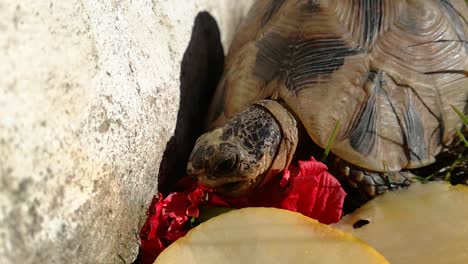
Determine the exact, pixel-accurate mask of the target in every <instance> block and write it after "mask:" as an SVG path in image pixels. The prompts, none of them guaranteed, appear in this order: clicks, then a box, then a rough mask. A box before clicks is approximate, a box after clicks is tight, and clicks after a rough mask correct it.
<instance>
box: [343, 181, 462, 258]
mask: <svg viewBox="0 0 468 264" xmlns="http://www.w3.org/2000/svg"><path fill="white" fill-rule="evenodd" d="M367 221H369V223H367V224H366V225H364V226H361V227H360V228H353V225H362V224H364V223H366V222H367ZM335 226H336V227H338V228H340V229H342V230H344V231H348V232H350V233H352V234H354V235H355V236H357V237H359V238H361V239H362V240H364V241H366V242H367V243H369V244H370V245H372V246H373V247H375V248H376V249H377V250H378V251H379V252H380V253H382V254H383V255H384V256H385V257H386V258H387V259H388V260H389V261H390V262H391V263H394V264H404V263H411V264H414V263H424V264H429V263H444V264H449V263H453V264H460V263H468V187H467V186H462V185H457V186H451V185H449V184H445V183H435V182H434V183H428V184H414V185H413V186H411V187H410V188H409V189H406V190H397V191H393V192H389V193H386V194H384V195H382V196H380V197H377V198H375V199H374V200H372V201H370V202H369V203H367V204H365V205H364V206H363V207H361V208H359V209H358V210H356V211H355V212H354V213H352V214H350V215H347V216H345V217H344V218H343V219H342V220H341V221H340V222H339V223H338V224H335Z"/></svg>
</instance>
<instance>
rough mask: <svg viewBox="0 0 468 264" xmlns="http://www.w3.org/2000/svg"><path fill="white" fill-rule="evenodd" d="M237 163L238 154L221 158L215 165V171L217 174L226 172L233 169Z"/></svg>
mask: <svg viewBox="0 0 468 264" xmlns="http://www.w3.org/2000/svg"><path fill="white" fill-rule="evenodd" d="M236 164H237V155H235V154H234V155H230V156H229V157H227V158H226V159H224V160H221V161H220V162H219V163H218V164H216V165H215V167H214V170H213V172H214V173H215V174H226V173H228V172H230V171H232V170H233V169H234V168H235V167H236Z"/></svg>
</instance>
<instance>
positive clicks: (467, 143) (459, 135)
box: [455, 128, 468, 148]
mask: <svg viewBox="0 0 468 264" xmlns="http://www.w3.org/2000/svg"><path fill="white" fill-rule="evenodd" d="M455 131H457V135H458V137H459V138H460V139H461V141H462V142H463V143H465V147H467V148H468V141H467V140H466V138H465V136H463V134H462V132H461V131H460V130H459V129H458V128H455Z"/></svg>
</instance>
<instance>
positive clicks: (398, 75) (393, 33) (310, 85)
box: [209, 0, 468, 171]
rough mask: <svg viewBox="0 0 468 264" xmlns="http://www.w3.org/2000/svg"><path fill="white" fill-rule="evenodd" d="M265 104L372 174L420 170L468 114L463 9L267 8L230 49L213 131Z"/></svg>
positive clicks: (257, 7)
mask: <svg viewBox="0 0 468 264" xmlns="http://www.w3.org/2000/svg"><path fill="white" fill-rule="evenodd" d="M265 98H275V99H278V100H281V101H283V102H284V103H285V104H286V105H287V107H288V108H289V109H290V110H291V111H292V112H293V113H294V115H295V116H297V117H298V119H299V121H300V122H302V123H303V125H304V127H305V128H306V129H307V131H308V134H309V135H310V137H311V138H312V139H313V140H314V142H315V143H316V144H318V145H319V146H321V147H325V145H326V143H327V140H328V138H329V136H330V135H331V134H332V130H333V128H334V127H335V124H336V123H337V122H340V123H339V124H340V125H339V131H338V136H337V138H336V140H335V141H334V143H333V147H332V149H331V150H332V152H333V153H334V154H336V155H337V156H338V157H340V158H341V159H344V160H346V161H347V162H349V163H351V164H354V165H356V166H359V167H362V168H365V169H368V170H372V171H386V170H390V171H399V170H401V169H405V168H418V167H421V166H425V165H427V164H430V163H432V162H433V161H434V156H435V155H436V154H438V153H439V152H440V150H441V149H442V148H443V147H444V146H447V145H448V144H450V143H451V142H452V141H453V140H454V139H455V138H456V133H455V129H456V128H460V127H461V126H462V123H461V120H460V119H459V117H458V116H457V115H456V113H455V112H454V111H453V109H452V108H451V106H454V107H456V108H458V109H459V110H461V111H462V112H465V113H466V112H467V109H468V106H467V101H468V5H467V4H466V2H465V1H464V0H452V1H450V0H259V1H257V2H256V3H255V4H254V6H253V7H252V9H251V10H250V12H249V14H248V17H247V18H246V19H245V21H244V23H243V24H242V25H241V26H240V28H239V30H238V33H237V34H236V36H235V37H234V40H233V42H232V44H231V47H230V49H229V53H228V56H227V58H226V65H225V71H224V75H223V78H222V80H221V82H220V84H219V86H218V88H217V90H216V93H215V96H214V101H213V104H212V106H211V116H210V117H209V123H210V126H211V127H216V126H219V125H222V124H223V123H225V122H226V119H228V118H230V117H232V116H233V115H234V114H236V113H238V112H240V111H242V110H244V109H246V108H247V107H248V106H249V105H251V104H253V103H254V102H256V101H258V100H262V99H265Z"/></svg>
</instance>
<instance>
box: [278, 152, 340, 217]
mask: <svg viewBox="0 0 468 264" xmlns="http://www.w3.org/2000/svg"><path fill="white" fill-rule="evenodd" d="M288 170H290V172H289V173H291V175H290V176H288V177H290V186H289V188H288V189H287V190H286V197H285V198H284V199H283V201H282V202H281V207H282V208H284V209H288V210H291V211H296V212H299V213H302V214H303V215H306V216H309V217H311V218H314V219H317V220H318V221H320V222H322V223H325V224H331V223H335V222H338V220H340V218H341V215H342V210H343V203H344V198H345V197H346V193H345V191H344V190H343V189H342V188H341V184H340V183H339V182H338V180H337V179H336V178H335V177H333V176H332V175H331V174H330V173H328V172H327V166H326V165H325V164H323V163H321V162H318V161H316V160H315V159H314V158H313V157H312V158H311V160H310V161H299V170H298V172H297V174H296V175H294V174H293V173H292V172H294V171H297V170H296V169H295V168H294V165H290V168H288ZM285 173H286V172H285Z"/></svg>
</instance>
